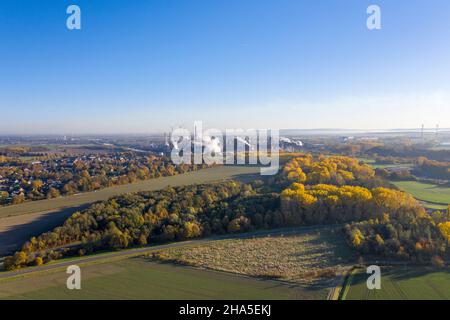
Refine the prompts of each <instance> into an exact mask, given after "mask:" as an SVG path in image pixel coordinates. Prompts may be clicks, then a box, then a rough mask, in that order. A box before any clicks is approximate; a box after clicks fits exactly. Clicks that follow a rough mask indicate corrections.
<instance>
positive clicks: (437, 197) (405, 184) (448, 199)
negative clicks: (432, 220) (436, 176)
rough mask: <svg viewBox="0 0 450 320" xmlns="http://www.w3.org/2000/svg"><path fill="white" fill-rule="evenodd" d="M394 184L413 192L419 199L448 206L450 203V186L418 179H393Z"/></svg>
mask: <svg viewBox="0 0 450 320" xmlns="http://www.w3.org/2000/svg"><path fill="white" fill-rule="evenodd" d="M392 184H394V185H396V186H397V187H398V188H400V189H401V190H403V191H405V192H408V193H410V194H412V195H413V197H414V198H416V199H418V200H421V201H424V202H429V203H431V204H434V205H444V206H446V205H448V204H450V187H443V186H438V185H435V184H431V183H424V182H418V181H392Z"/></svg>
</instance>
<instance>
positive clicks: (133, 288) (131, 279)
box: [0, 258, 324, 300]
mask: <svg viewBox="0 0 450 320" xmlns="http://www.w3.org/2000/svg"><path fill="white" fill-rule="evenodd" d="M66 279H67V275H66V274H65V270H61V271H59V272H54V273H47V274H44V275H40V276H39V277H32V278H23V279H18V280H14V281H6V282H0V299H52V300H54V299H109V300H110V299H321V298H324V292H323V291H321V290H311V289H305V288H302V287H300V286H292V285H287V284H283V283H280V282H276V281H267V280H265V281H264V280H257V279H252V278H248V277H243V276H238V275H232V274H227V273H221V272H214V271H206V270H198V269H194V268H189V267H182V266H175V265H170V264H160V263H153V262H149V261H148V260H147V259H142V258H131V259H127V260H123V261H119V262H114V263H109V264H100V265H91V266H85V267H83V268H82V289H81V290H68V289H67V288H66V284H65V282H66Z"/></svg>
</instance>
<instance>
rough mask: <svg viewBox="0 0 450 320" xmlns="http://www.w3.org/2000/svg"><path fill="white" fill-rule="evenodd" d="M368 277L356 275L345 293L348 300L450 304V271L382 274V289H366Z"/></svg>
mask: <svg viewBox="0 0 450 320" xmlns="http://www.w3.org/2000/svg"><path fill="white" fill-rule="evenodd" d="M367 278H368V275H367V274H366V273H365V272H363V271H357V272H356V274H354V275H353V276H352V277H351V279H350V280H349V283H348V285H347V287H346V289H345V291H346V293H344V295H345V296H344V299H346V300H450V270H449V269H446V270H431V269H424V268H395V269H387V270H386V269H382V270H381V289H380V290H369V289H367V285H366V281H367Z"/></svg>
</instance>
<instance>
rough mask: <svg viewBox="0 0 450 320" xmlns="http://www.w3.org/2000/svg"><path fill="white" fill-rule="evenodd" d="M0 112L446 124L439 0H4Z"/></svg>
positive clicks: (443, 5)
mask: <svg viewBox="0 0 450 320" xmlns="http://www.w3.org/2000/svg"><path fill="white" fill-rule="evenodd" d="M70 4H77V5H79V6H80V8H81V14H82V17H81V18H82V29H81V30H74V31H69V30H68V29H67V28H66V18H67V17H68V15H67V14H66V8H67V7H68V6H69V5H70ZM370 4H377V5H379V6H380V7H381V10H382V30H377V31H369V30H368V29H367V27H366V19H367V14H366V9H367V7H368V6H369V5H370ZM0 110H1V115H2V119H1V122H0V123H1V125H0V133H66V134H70V133H145V132H155V131H159V130H168V129H169V128H170V126H172V125H184V126H186V127H190V126H191V125H192V123H193V121H195V120H202V121H203V122H204V125H205V126H207V127H217V128H221V129H222V128H235V127H243V128H250V127H253V128H280V129H281V128H299V129H310V128H352V129H386V128H413V127H414V128H415V127H419V126H420V125H421V124H422V123H424V124H425V125H426V126H428V127H434V126H435V125H436V124H438V123H439V124H440V126H441V127H450V1H448V0H408V1H402V0H386V1H383V0H371V1H366V0H132V1H131V0H130V1H126V0H71V1H66V0H1V1H0Z"/></svg>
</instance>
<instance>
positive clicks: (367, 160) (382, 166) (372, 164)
mask: <svg viewBox="0 0 450 320" xmlns="http://www.w3.org/2000/svg"><path fill="white" fill-rule="evenodd" d="M357 159H358V161H360V162H364V163H365V164H367V165H368V166H370V167H372V168H373V169H378V168H379V169H386V168H410V167H412V166H413V164H412V163H398V164H396V163H394V164H378V163H376V161H375V159H370V158H357Z"/></svg>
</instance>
